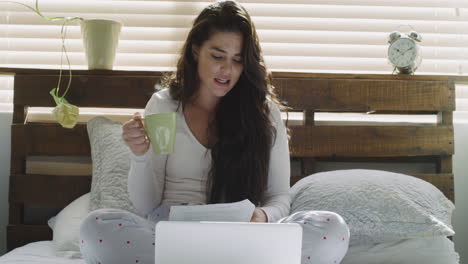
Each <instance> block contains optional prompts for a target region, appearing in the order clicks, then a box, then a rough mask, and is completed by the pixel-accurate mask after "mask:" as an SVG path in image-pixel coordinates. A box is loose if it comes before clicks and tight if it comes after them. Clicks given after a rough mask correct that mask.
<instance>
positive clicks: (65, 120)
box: [52, 103, 80, 128]
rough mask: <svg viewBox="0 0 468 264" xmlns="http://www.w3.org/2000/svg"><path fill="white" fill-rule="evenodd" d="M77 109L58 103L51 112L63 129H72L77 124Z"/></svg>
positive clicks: (73, 106)
mask: <svg viewBox="0 0 468 264" xmlns="http://www.w3.org/2000/svg"><path fill="white" fill-rule="evenodd" d="M79 111H80V110H79V108H78V107H76V106H75V105H72V104H67V103H60V104H58V105H57V106H56V107H55V108H54V111H53V112H52V114H53V116H54V118H55V120H57V122H59V123H60V125H62V127H64V128H73V127H75V125H76V123H78V116H79V115H80V112H79Z"/></svg>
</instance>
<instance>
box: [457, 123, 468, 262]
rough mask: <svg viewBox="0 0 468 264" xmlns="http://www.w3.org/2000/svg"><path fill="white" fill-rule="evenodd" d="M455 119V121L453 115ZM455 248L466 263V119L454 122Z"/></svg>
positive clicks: (467, 241)
mask: <svg viewBox="0 0 468 264" xmlns="http://www.w3.org/2000/svg"><path fill="white" fill-rule="evenodd" d="M455 121H457V119H456V116H455ZM454 132H455V155H454V168H453V169H454V173H455V206H456V209H455V215H454V219H453V224H454V228H455V233H456V234H455V237H454V242H455V248H456V250H457V252H458V253H459V254H460V260H461V262H460V263H461V264H467V263H468V246H467V245H468V221H467V220H468V192H467V190H468V120H466V119H465V122H464V123H461V122H458V123H456V124H455V131H454Z"/></svg>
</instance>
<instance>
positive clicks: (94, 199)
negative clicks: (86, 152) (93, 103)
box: [87, 117, 136, 213]
mask: <svg viewBox="0 0 468 264" xmlns="http://www.w3.org/2000/svg"><path fill="white" fill-rule="evenodd" d="M87 129H88V136H89V141H90V145H91V158H92V161H93V178H92V182H91V194H90V199H91V202H90V210H91V211H94V210H96V209H100V208H116V209H123V210H126V211H129V212H132V213H136V209H135V208H134V206H133V204H132V203H131V201H130V199H129V196H128V191H127V179H128V172H129V169H130V158H129V155H130V150H129V149H128V147H127V146H126V145H125V143H124V141H123V139H122V124H121V123H119V122H114V121H111V120H109V119H107V118H104V117H95V118H93V119H91V120H90V121H89V122H88V124H87Z"/></svg>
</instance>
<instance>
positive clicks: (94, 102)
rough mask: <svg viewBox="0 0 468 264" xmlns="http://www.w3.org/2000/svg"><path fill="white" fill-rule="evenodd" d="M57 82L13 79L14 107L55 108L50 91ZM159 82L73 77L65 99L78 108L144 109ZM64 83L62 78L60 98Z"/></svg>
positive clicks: (48, 77)
mask: <svg viewBox="0 0 468 264" xmlns="http://www.w3.org/2000/svg"><path fill="white" fill-rule="evenodd" d="M57 80H58V76H57V75H17V76H15V97H14V99H13V100H14V104H21V105H27V106H41V107H54V106H55V103H54V100H53V99H52V97H51V96H50V95H49V91H50V90H51V89H52V88H54V87H56V86H57ZM159 81H160V77H159V76H143V77H137V76H107V75H104V76H92V75H76V76H73V78H72V84H71V88H70V90H69V91H68V93H67V96H66V98H67V100H68V101H69V102H70V103H72V104H74V105H77V106H80V107H121V108H144V107H145V105H146V103H147V102H148V100H149V99H150V98H151V95H152V94H153V93H154V92H155V84H157V83H159ZM67 82H68V78H66V77H65V78H64V77H63V76H62V84H61V89H60V91H61V94H62V93H63V92H64V91H65V89H66V86H67Z"/></svg>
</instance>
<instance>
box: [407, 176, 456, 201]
mask: <svg viewBox="0 0 468 264" xmlns="http://www.w3.org/2000/svg"><path fill="white" fill-rule="evenodd" d="M412 176H414V177H417V178H420V179H422V180H425V181H427V182H430V183H431V184H432V185H434V186H436V187H437V188H438V189H439V190H440V191H441V192H442V193H444V195H445V196H446V197H447V198H448V199H449V200H451V201H452V202H455V194H454V188H453V186H454V179H453V174H452V173H439V174H412Z"/></svg>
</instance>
